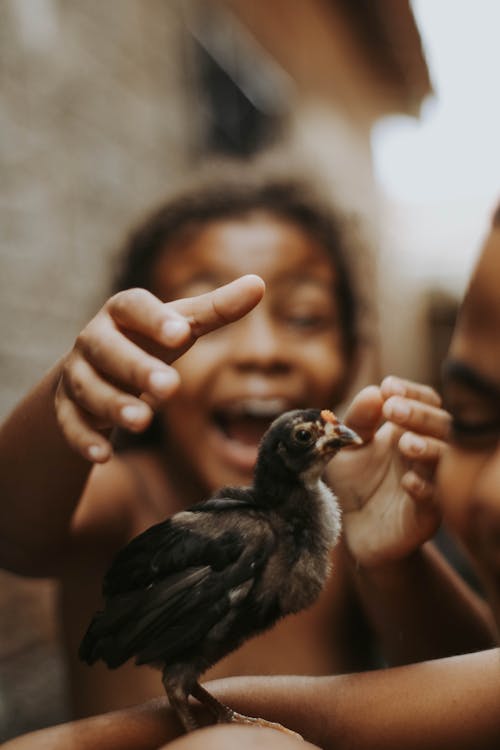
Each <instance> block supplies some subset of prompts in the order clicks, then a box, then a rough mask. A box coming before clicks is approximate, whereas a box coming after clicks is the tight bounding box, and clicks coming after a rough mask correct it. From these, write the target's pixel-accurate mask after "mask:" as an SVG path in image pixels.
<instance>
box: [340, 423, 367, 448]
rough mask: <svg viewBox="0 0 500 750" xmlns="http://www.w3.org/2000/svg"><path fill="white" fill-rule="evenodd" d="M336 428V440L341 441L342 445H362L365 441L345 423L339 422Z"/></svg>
mask: <svg viewBox="0 0 500 750" xmlns="http://www.w3.org/2000/svg"><path fill="white" fill-rule="evenodd" d="M335 429H336V433H337V434H336V436H335V438H334V439H335V440H336V441H338V442H340V445H342V446H344V445H362V444H363V441H362V440H361V438H360V437H359V435H358V434H357V433H356V432H354V430H351V429H350V428H349V427H346V426H345V424H339V425H337V427H336V428H335Z"/></svg>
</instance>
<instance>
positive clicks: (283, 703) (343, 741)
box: [208, 649, 500, 750]
mask: <svg viewBox="0 0 500 750" xmlns="http://www.w3.org/2000/svg"><path fill="white" fill-rule="evenodd" d="M208 687H209V689H210V690H212V691H213V692H215V694H216V695H217V697H218V698H219V699H220V700H223V701H225V702H226V703H228V704H229V705H231V706H232V707H234V708H235V709H237V710H239V711H242V712H244V713H248V714H251V715H264V716H265V717H266V718H268V719H271V720H273V721H279V722H281V723H282V724H284V725H286V726H288V727H290V728H291V729H294V730H295V731H297V732H300V733H301V734H302V735H303V736H304V737H305V739H307V740H309V741H310V742H312V743H314V744H317V745H319V746H320V747H322V748H323V749H324V750H347V749H349V750H365V749H366V750H368V748H369V750H401V748H402V747H404V748H405V750H422V748H425V749H426V750H434V749H435V750H438V749H439V750H472V748H474V750H487V749H488V750H489V748H491V749H492V750H493V748H497V747H499V746H500V715H499V712H498V701H499V699H500V655H499V652H498V651H497V650H496V649H495V650H491V651H487V652H481V653H476V654H470V655H467V656H460V657H451V658H448V659H440V660H435V661H430V662H425V663H419V664H413V665H409V666H404V667H397V668H392V669H387V670H378V671H374V672H369V673H357V674H349V675H339V676H335V677H320V678H302V677H293V678H283V677H279V678H236V679H233V680H227V681H221V682H220V683H212V684H211V685H209V686H208Z"/></svg>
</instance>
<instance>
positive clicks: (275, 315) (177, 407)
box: [154, 212, 345, 490]
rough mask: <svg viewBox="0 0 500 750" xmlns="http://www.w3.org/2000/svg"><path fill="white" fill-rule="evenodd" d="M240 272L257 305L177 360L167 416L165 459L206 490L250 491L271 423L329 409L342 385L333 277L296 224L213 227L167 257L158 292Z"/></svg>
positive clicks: (258, 218) (181, 293) (263, 217)
mask: <svg viewBox="0 0 500 750" xmlns="http://www.w3.org/2000/svg"><path fill="white" fill-rule="evenodd" d="M245 273H256V274H258V275H260V276H261V277H262V278H263V279H264V281H265V282H266V294H265V297H264V299H263V301H262V302H261V303H260V304H259V305H258V306H257V308H256V309H255V310H254V311H252V312H251V313H250V314H249V315H248V316H246V317H245V318H243V319H242V320H241V321H238V322H237V323H233V324H231V325H229V326H226V327H224V328H221V329H220V330H218V331H216V332H213V333H211V334H209V335H208V336H204V337H202V338H201V339H200V340H199V341H198V342H197V343H196V345H195V346H194V347H193V348H192V349H190V350H189V351H188V352H187V353H186V354H185V355H184V356H183V357H181V359H179V360H178V361H177V362H176V365H175V366H176V368H177V369H178V371H179V373H180V376H181V387H180V390H179V392H178V393H177V394H176V396H175V397H174V398H173V399H171V400H170V401H169V402H168V403H167V404H166V405H165V409H164V419H165V422H166V426H167V429H168V434H169V451H170V450H172V449H173V450H174V452H175V453H176V454H177V456H178V458H179V460H180V461H182V462H183V463H184V466H185V467H187V468H188V469H189V470H190V471H191V472H194V474H195V475H196V476H197V478H198V480H199V481H200V482H201V483H202V485H203V486H204V487H205V488H206V489H208V490H213V489H215V488H218V487H220V486H222V485H225V484H248V483H250V482H251V479H252V471H253V466H254V464H255V460H256V456H257V446H258V442H259V440H260V438H261V436H262V434H263V432H264V430H265V429H266V428H267V426H268V425H269V422H270V421H271V420H272V419H273V418H274V417H275V416H276V415H277V414H279V413H281V412H283V411H286V410H288V409H292V408H304V407H331V406H333V405H334V402H335V399H336V394H338V391H339V386H340V383H341V382H342V381H343V379H344V377H345V362H344V356H343V352H342V335H341V330H340V327H339V321H338V309H337V304H336V301H335V298H334V295H333V289H334V286H335V280H336V279H335V269H334V268H333V266H332V263H331V261H330V259H329V258H328V256H327V254H326V251H325V250H324V249H323V248H322V247H321V246H319V245H318V244H317V243H315V242H314V241H312V240H311V239H309V238H308V237H307V236H306V235H305V234H304V233H303V232H302V231H301V230H300V229H298V228H297V227H295V226H294V225H293V224H290V223H287V222H285V221H282V220H279V219H277V218H274V217H272V216H271V215H268V214H265V213H263V212H255V213H253V214H251V215H249V216H247V217H242V218H235V219H232V220H224V221H218V222H213V223H211V224H209V225H207V226H206V227H205V228H203V229H202V230H201V231H199V232H198V233H196V234H195V235H194V236H193V237H192V238H191V239H188V240H187V241H186V242H184V243H183V244H182V247H179V248H176V249H175V250H173V251H169V250H167V252H165V253H164V255H163V257H162V258H160V259H159V261H158V264H157V267H156V269H155V277H154V278H155V289H154V291H155V292H156V293H157V294H158V295H159V296H160V297H162V298H164V299H172V298H178V297H188V296H192V295H195V294H200V293H202V292H205V291H208V290H210V289H213V288H214V287H216V286H218V285H220V284H224V283H226V282H228V281H230V280H232V279H234V278H236V277H238V276H240V275H242V274H245Z"/></svg>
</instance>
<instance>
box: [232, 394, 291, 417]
mask: <svg viewBox="0 0 500 750" xmlns="http://www.w3.org/2000/svg"><path fill="white" fill-rule="evenodd" d="M286 408H287V404H286V401H285V399H283V398H271V399H267V398H266V399H260V398H251V399H246V400H245V401H240V402H239V404H238V405H237V406H236V405H235V408H234V412H233V413H235V414H244V415H247V416H249V417H274V416H277V415H278V414H281V412H283V411H286Z"/></svg>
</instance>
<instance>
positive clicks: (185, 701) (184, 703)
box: [162, 671, 199, 732]
mask: <svg viewBox="0 0 500 750" xmlns="http://www.w3.org/2000/svg"><path fill="white" fill-rule="evenodd" d="M162 682H163V687H164V688H165V692H166V694H167V698H168V700H169V703H170V705H171V706H172V708H173V709H174V711H175V713H176V714H177V716H178V718H179V721H180V722H181V724H182V726H183V727H184V729H185V731H186V732H193V731H194V730H195V729H199V724H198V722H197V721H196V719H195V718H194V716H193V713H192V711H191V709H190V707H189V691H187V690H186V689H185V688H184V686H183V685H182V682H180V681H179V680H178V679H175V678H174V677H172V675H169V674H167V672H166V671H165V672H164V673H163V678H162Z"/></svg>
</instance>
